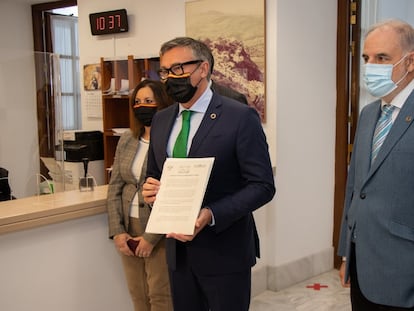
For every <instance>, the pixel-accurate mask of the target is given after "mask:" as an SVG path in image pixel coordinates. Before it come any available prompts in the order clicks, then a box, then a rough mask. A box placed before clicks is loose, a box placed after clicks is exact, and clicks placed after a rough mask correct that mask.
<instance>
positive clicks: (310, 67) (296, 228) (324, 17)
mask: <svg viewBox="0 0 414 311" xmlns="http://www.w3.org/2000/svg"><path fill="white" fill-rule="evenodd" d="M275 19H276V21H277V22H276V23H277V27H276V28H277V31H276V33H275V34H274V36H275V37H276V38H277V52H276V62H277V64H276V71H275V75H276V77H277V78H276V79H277V84H276V85H277V90H276V94H277V95H276V96H277V99H276V101H277V118H276V133H277V136H276V140H275V141H273V143H276V154H277V165H276V166H277V175H276V182H277V189H278V193H277V195H276V198H275V209H273V210H272V211H271V214H272V217H270V219H271V222H272V225H271V226H270V228H269V236H272V237H274V239H271V241H272V242H270V241H269V249H270V250H272V253H271V255H272V256H271V257H272V259H271V264H274V265H276V266H278V265H282V264H284V263H287V262H290V261H293V260H297V259H299V258H302V257H306V256H308V255H310V254H313V253H317V252H320V251H321V250H324V249H326V248H329V247H331V246H332V232H333V194H334V151H335V109H336V82H335V81H336V77H335V74H336V1H332V0H320V1H318V2H317V4H316V2H315V1H302V0H283V1H277V14H276V15H275ZM268 31H269V32H270V31H271V29H268ZM270 57H273V55H272V54H271V55H270ZM268 70H271V69H270V68H268ZM268 91H270V92H272V87H269V88H268ZM272 243H274V245H275V246H276V247H270V245H271V244H272Z"/></svg>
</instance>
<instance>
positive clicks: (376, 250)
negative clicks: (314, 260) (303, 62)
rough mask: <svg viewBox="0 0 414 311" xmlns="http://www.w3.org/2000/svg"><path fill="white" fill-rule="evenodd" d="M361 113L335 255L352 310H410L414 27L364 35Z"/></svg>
mask: <svg viewBox="0 0 414 311" xmlns="http://www.w3.org/2000/svg"><path fill="white" fill-rule="evenodd" d="M363 59H364V61H365V65H364V81H365V84H366V87H367V90H368V91H369V92H370V93H371V94H372V95H373V96H375V97H379V98H380V100H377V101H375V102H373V103H371V104H369V105H367V106H366V107H364V109H363V110H362V111H361V114H360V118H359V123H358V128H357V133H356V136H355V142H354V147H353V152H352V158H351V164H350V167H349V173H348V181H347V188H346V197H345V208H344V214H343V219H342V229H341V237H340V244H339V250H338V255H340V256H343V260H344V262H343V264H342V266H341V269H340V275H341V280H342V283H343V285H344V286H349V283H350V286H351V302H352V310H354V311H355V310H356V311H370V310H414V125H413V118H414V92H413V90H414V29H413V28H412V26H410V25H409V24H407V23H405V22H402V21H398V20H388V21H385V22H382V23H379V24H377V25H374V26H373V27H372V28H371V29H370V30H369V31H368V33H367V35H366V37H365V43H364V49H363Z"/></svg>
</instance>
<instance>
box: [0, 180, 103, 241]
mask: <svg viewBox="0 0 414 311" xmlns="http://www.w3.org/2000/svg"><path fill="white" fill-rule="evenodd" d="M107 189H108V186H107V185H104V186H98V187H95V189H94V191H85V192H80V191H79V190H72V191H64V192H57V193H54V194H47V195H40V196H33V197H28V198H22V199H17V200H11V201H4V202H0V234H4V233H8V232H13V231H19V230H24V229H29V228H34V227H39V226H43V225H47V224H52V223H57V222H62V221H66V220H70V219H75V218H80V217H85V216H91V215H96V214H101V213H105V212H106V195H107Z"/></svg>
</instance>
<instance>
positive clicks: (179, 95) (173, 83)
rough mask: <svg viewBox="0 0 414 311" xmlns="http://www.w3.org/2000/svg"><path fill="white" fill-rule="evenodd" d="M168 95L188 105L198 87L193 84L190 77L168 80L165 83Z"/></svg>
mask: <svg viewBox="0 0 414 311" xmlns="http://www.w3.org/2000/svg"><path fill="white" fill-rule="evenodd" d="M165 85H166V90H167V93H168V95H170V96H171V98H172V99H173V100H175V101H176V102H179V103H187V102H189V101H190V99H191V98H193V96H194V94H195V92H196V91H197V86H193V85H192V84H191V80H190V76H187V77H183V78H171V77H170V78H168V79H167V81H165Z"/></svg>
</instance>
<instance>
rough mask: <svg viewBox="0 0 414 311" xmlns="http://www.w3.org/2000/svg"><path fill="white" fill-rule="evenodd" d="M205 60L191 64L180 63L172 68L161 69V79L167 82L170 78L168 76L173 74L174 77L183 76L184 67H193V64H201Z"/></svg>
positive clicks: (191, 61)
mask: <svg viewBox="0 0 414 311" xmlns="http://www.w3.org/2000/svg"><path fill="white" fill-rule="evenodd" d="M202 62H203V60H201V59H197V60H190V61H189V62H185V63H178V64H174V65H172V66H171V67H170V68H161V69H159V70H158V75H159V76H160V78H161V79H163V80H165V79H167V78H168V74H169V73H170V72H171V73H172V74H173V75H176V76H182V75H183V74H184V66H186V65H193V64H201V63H202Z"/></svg>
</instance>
